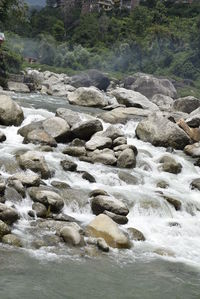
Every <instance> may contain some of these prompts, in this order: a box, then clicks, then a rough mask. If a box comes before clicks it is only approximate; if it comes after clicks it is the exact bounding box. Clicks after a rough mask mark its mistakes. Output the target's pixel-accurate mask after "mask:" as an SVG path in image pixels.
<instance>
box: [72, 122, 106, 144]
mask: <svg viewBox="0 0 200 299" xmlns="http://www.w3.org/2000/svg"><path fill="white" fill-rule="evenodd" d="M102 130H103V125H102V123H101V121H100V120H98V119H94V120H89V121H84V122H81V123H79V124H77V125H76V126H73V127H72V128H71V132H72V134H73V135H74V137H76V138H79V139H83V140H89V139H90V138H91V136H92V135H93V134H95V133H96V132H99V131H102Z"/></svg>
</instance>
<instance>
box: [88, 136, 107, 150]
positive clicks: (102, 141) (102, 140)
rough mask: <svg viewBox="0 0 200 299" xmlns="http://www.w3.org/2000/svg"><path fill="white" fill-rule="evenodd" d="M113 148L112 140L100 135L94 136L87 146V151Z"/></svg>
mask: <svg viewBox="0 0 200 299" xmlns="http://www.w3.org/2000/svg"><path fill="white" fill-rule="evenodd" d="M111 146H112V139H111V138H108V137H102V136H98V135H94V136H92V138H91V139H90V140H89V141H88V142H86V144H85V147H86V149H87V150H90V151H94V150H96V149H104V148H110V147H111Z"/></svg>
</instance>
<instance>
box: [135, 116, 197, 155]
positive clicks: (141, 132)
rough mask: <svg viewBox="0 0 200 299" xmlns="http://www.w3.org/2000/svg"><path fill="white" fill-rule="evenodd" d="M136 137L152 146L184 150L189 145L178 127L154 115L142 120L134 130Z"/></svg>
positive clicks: (186, 137) (189, 141)
mask: <svg viewBox="0 0 200 299" xmlns="http://www.w3.org/2000/svg"><path fill="white" fill-rule="evenodd" d="M136 136H137V137H138V138H139V139H141V140H143V141H145V142H150V143H151V144H153V145H154V146H163V147H172V148H175V149H184V147H185V146H186V145H187V144H189V143H191V140H190V138H189V136H188V135H187V134H186V133H185V132H184V131H183V130H182V129H181V128H179V126H178V125H177V124H175V123H173V122H171V121H169V120H168V119H167V118H166V117H163V116H162V115H157V114H154V115H152V116H150V117H149V118H147V119H145V120H142V121H141V122H140V123H139V124H138V126H137V128H136Z"/></svg>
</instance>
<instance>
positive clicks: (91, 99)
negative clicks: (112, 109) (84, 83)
mask: <svg viewBox="0 0 200 299" xmlns="http://www.w3.org/2000/svg"><path fill="white" fill-rule="evenodd" d="M68 100H69V103H70V104H73V105H79V106H86V107H100V108H102V107H104V106H106V105H107V100H106V98H105V96H104V94H103V93H101V91H100V90H98V89H97V88H95V87H79V88H78V89H76V90H75V91H74V92H71V93H69V94H68Z"/></svg>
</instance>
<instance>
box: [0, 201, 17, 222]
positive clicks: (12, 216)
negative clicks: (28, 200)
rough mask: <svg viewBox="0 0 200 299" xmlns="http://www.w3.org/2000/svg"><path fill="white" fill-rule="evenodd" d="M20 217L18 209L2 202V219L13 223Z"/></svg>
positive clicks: (0, 207)
mask: <svg viewBox="0 0 200 299" xmlns="http://www.w3.org/2000/svg"><path fill="white" fill-rule="evenodd" d="M18 219H19V215H18V213H17V211H16V210H15V209H13V208H8V207H7V206H6V205H5V204H2V203H0V220H2V221H3V222H5V223H6V224H13V223H14V222H15V221H17V220H18Z"/></svg>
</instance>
